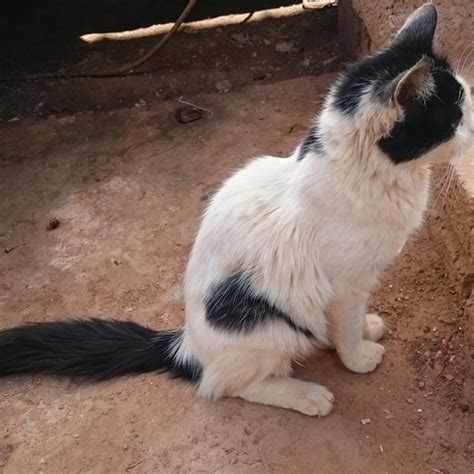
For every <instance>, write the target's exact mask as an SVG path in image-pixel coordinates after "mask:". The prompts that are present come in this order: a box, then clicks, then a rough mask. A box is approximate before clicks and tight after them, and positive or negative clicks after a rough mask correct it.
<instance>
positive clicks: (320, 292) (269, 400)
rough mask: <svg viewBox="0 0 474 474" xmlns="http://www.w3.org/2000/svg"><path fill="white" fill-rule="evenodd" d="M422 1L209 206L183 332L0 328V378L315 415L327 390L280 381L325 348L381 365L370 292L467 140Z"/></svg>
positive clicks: (79, 324) (457, 95)
mask: <svg viewBox="0 0 474 474" xmlns="http://www.w3.org/2000/svg"><path fill="white" fill-rule="evenodd" d="M436 23H437V11H436V8H435V7H434V6H433V5H432V4H426V5H424V6H422V7H421V8H419V9H418V10H416V11H415V12H414V13H412V15H411V16H410V17H409V18H408V19H407V21H406V22H405V24H404V25H403V27H402V28H401V30H400V31H399V32H398V34H397V35H396V37H395V38H394V39H393V41H392V43H391V44H390V46H388V47H387V48H386V49H385V50H383V51H381V52H379V53H377V54H375V55H374V56H372V57H369V58H366V59H363V60H362V61H360V62H359V63H357V64H355V65H354V66H353V67H352V68H351V69H350V70H348V71H347V72H345V73H343V74H342V75H341V76H340V77H339V79H338V80H337V82H336V83H335V84H334V85H333V87H332V88H331V90H330V92H329V94H328V96H327V98H326V100H325V103H324V106H323V108H322V111H321V113H320V114H319V115H318V116H317V117H316V119H315V121H314V125H313V126H312V127H311V129H310V130H309V132H308V134H307V136H306V138H305V139H304V140H303V142H302V143H301V144H300V145H299V146H298V147H297V148H296V150H295V151H294V153H293V154H292V155H291V156H290V157H288V158H276V157H271V156H265V157H261V158H257V159H254V160H253V161H251V162H250V163H249V164H248V165H247V166H245V167H244V168H243V169H241V170H240V171H238V172H237V173H236V174H234V175H233V176H232V177H231V178H230V179H228V180H227V181H226V182H225V183H224V184H223V186H222V187H221V188H220V190H219V191H218V192H217V193H216V194H215V195H214V197H213V198H212V200H211V202H210V204H209V206H208V208H207V211H206V212H205V215H204V217H203V220H202V224H201V227H200V230H199V233H198V235H197V238H196V241H195V243H194V246H193V249H192V252H191V256H190V259H189V264H188V267H187V271H186V276H185V304H186V322H185V327H184V328H178V329H173V330H167V331H154V330H151V329H148V328H146V327H143V326H140V325H138V324H135V323H133V322H129V321H115V320H113V321H107V320H100V319H83V320H70V321H64V322H45V323H36V324H29V325H24V326H19V327H14V328H11V329H6V330H4V331H2V332H1V333H0V375H2V376H6V375H9V374H15V373H21V372H47V373H62V374H85V375H92V376H95V377H97V378H109V377H114V376H118V375H123V374H128V373H140V372H147V371H154V370H168V371H170V372H171V373H173V374H174V375H176V376H180V377H183V378H185V379H187V380H189V381H191V382H192V383H193V384H194V385H195V387H196V389H197V393H198V395H199V396H201V397H203V398H206V399H213V400H214V399H218V398H220V397H239V398H242V399H245V400H248V401H251V402H258V403H262V404H267V405H273V406H277V407H283V408H287V409H292V410H296V411H298V412H301V413H304V414H306V415H312V416H325V415H327V414H328V413H329V412H330V411H331V409H332V407H333V405H334V396H333V394H332V393H331V392H330V391H329V390H328V389H327V388H326V387H324V386H322V385H319V384H317V383H313V382H307V381H302V380H298V379H296V378H293V377H292V376H291V373H292V370H291V366H292V362H293V361H295V360H301V359H303V358H304V357H306V356H308V355H309V354H311V352H312V351H313V350H314V349H315V348H316V347H329V346H333V347H335V349H336V350H337V353H338V355H339V357H340V359H341V360H342V362H343V364H344V365H345V366H346V367H347V368H348V369H349V370H351V371H354V372H358V373H368V372H371V371H373V370H374V369H375V368H376V367H377V366H378V365H379V364H380V363H381V361H382V357H383V355H384V347H383V346H382V345H381V344H380V343H379V342H377V341H379V340H380V339H381V338H382V336H383V334H384V323H383V321H382V319H381V318H380V317H379V316H378V315H376V314H366V305H367V300H368V297H369V295H370V292H371V290H372V289H373V288H374V287H375V286H376V285H377V282H378V280H379V278H380V276H381V274H382V272H383V271H384V269H385V268H386V267H387V265H388V264H389V263H390V262H392V261H393V259H394V258H395V257H396V255H397V254H398V253H399V251H400V249H401V247H403V245H404V243H405V241H406V240H407V239H408V238H409V236H410V234H412V233H413V232H414V231H415V230H416V229H418V228H419V227H420V226H421V225H422V223H423V216H424V212H425V209H426V206H427V201H428V197H429V186H430V173H431V166H432V165H433V164H437V163H443V162H446V161H447V160H450V159H451V158H453V157H455V156H457V155H458V154H460V153H461V152H462V151H463V150H464V149H466V148H467V147H468V146H470V144H471V143H472V141H473V130H472V118H471V98H470V90H469V87H468V85H467V83H466V82H465V81H464V80H463V79H462V78H461V77H459V76H458V75H457V74H456V73H455V72H454V71H453V70H452V69H451V67H450V66H449V64H448V62H447V61H446V59H444V58H443V57H441V56H439V55H438V54H437V53H435V52H434V50H433V38H434V34H435V29H436Z"/></svg>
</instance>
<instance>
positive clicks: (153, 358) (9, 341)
mask: <svg viewBox="0 0 474 474" xmlns="http://www.w3.org/2000/svg"><path fill="white" fill-rule="evenodd" d="M182 344H183V329H174V330H170V331H153V330H152V329H149V328H146V327H144V326H141V325H139V324H136V323H133V322H129V321H116V320H112V321H107V320H101V319H84V320H72V321H60V322H44V323H33V324H26V325H24V326H18V327H14V328H12V329H7V330H5V331H1V332H0V377H1V376H6V375H11V374H19V373H24V372H30V373H38V372H44V373H53V374H67V375H89V376H93V377H95V378H98V379H107V378H111V377H116V376H119V375H125V374H131V373H143V372H150V371H154V370H159V371H170V372H172V374H173V375H176V376H178V377H183V378H185V379H188V380H191V381H193V382H197V381H198V379H199V378H200V374H201V367H200V365H199V364H198V363H197V362H195V361H193V360H192V359H190V358H184V357H182V356H181V354H182V351H181V350H180V349H181V346H182Z"/></svg>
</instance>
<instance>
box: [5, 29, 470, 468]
mask: <svg viewBox="0 0 474 474" xmlns="http://www.w3.org/2000/svg"><path fill="white" fill-rule="evenodd" d="M198 34H200V33H198ZM332 41H334V39H333V40H332ZM335 44H336V43H333V47H334V45H335ZM329 53H330V50H329V49H328V56H331V54H329ZM294 54H304V53H294ZM285 57H287V58H288V57H289V56H285ZM280 60H281V59H280ZM236 61H238V57H236ZM290 66H291V64H288V65H287V67H286V69H285V72H284V74H285V75H286V76H285V77H282V78H281V79H280V78H278V77H277V78H276V79H275V78H274V77H272V78H270V79H267V78H265V79H262V80H259V81H257V82H255V81H253V79H251V72H250V69H245V68H242V69H241V76H240V77H241V81H242V82H240V83H239V84H238V85H235V86H234V84H233V86H232V88H231V91H230V92H229V93H226V94H220V93H217V91H216V90H215V87H214V82H215V81H216V80H220V78H217V79H216V78H215V77H211V78H210V79H209V81H208V82H206V83H205V84H202V87H201V90H198V89H199V87H198V86H196V89H195V90H194V91H193V92H188V96H187V97H186V98H187V99H188V100H191V101H192V102H194V103H196V104H199V105H201V106H202V107H205V108H206V109H209V110H212V117H208V114H204V117H203V118H202V119H201V120H198V121H195V122H192V123H188V124H179V123H177V122H176V120H175V117H174V113H175V109H176V107H177V105H178V104H177V102H176V100H175V99H176V96H177V94H181V91H180V90H179V91H178V90H177V91H176V93H175V92H173V94H172V95H171V96H169V97H167V98H166V99H165V98H160V97H158V96H154V97H155V99H156V100H155V99H153V100H150V102H149V101H148V100H146V101H145V104H143V105H140V106H139V107H135V106H134V104H133V101H134V100H135V97H134V96H132V97H129V96H128V95H127V101H128V102H127V104H128V105H123V106H120V107H116V106H115V105H114V104H113V103H110V102H108V103H107V104H108V105H107V107H106V106H103V107H102V109H101V110H99V111H97V110H95V109H94V108H93V107H92V106H91V103H92V102H93V100H92V99H91V101H90V102H88V101H87V100H85V99H81V100H78V103H77V104H76V105H77V107H76V106H75V107H74V109H73V110H72V112H73V113H61V114H58V113H56V114H52V112H54V111H52V110H49V112H48V113H45V114H44V115H41V114H40V115H39V116H38V115H37V114H36V113H34V111H33V109H31V108H30V104H31V103H32V102H31V101H30V99H28V98H26V99H25V100H24V101H20V104H19V105H18V104H17V105H15V107H16V108H15V109H8V110H11V111H13V112H11V115H14V116H15V117H16V116H19V117H21V120H16V121H13V122H4V123H3V124H1V125H0V150H1V152H0V153H1V155H0V190H1V195H2V201H1V203H0V250H1V253H0V327H2V328H7V327H11V326H13V325H16V324H19V323H23V322H27V321H42V320H48V319H64V318H66V317H73V316H82V315H100V316H103V317H107V318H119V319H133V320H134V321H137V322H139V323H143V324H147V325H149V326H151V327H153V328H156V329H162V328H163V329H164V328H171V327H175V326H177V325H181V324H182V322H183V302H182V290H181V282H182V277H183V272H184V269H185V265H186V261H187V256H188V253H189V251H190V248H191V244H192V241H193V237H194V235H195V233H196V230H197V226H198V224H199V218H200V215H201V213H202V212H203V210H204V208H205V205H206V201H207V200H208V198H209V196H210V195H212V193H213V192H214V190H215V189H216V186H217V185H218V184H219V183H220V182H221V181H222V180H223V179H224V178H226V177H227V176H229V175H230V173H231V172H232V171H233V170H234V169H236V168H237V167H239V166H240V165H241V164H243V163H245V162H246V161H247V160H248V159H249V158H250V157H252V156H255V155H257V154H264V153H268V154H273V155H276V156H286V155H287V154H288V153H289V152H291V151H292V150H293V149H294V148H295V147H296V145H297V143H298V140H299V139H300V138H301V137H302V136H303V134H304V132H305V129H306V128H307V127H308V125H309V124H310V121H311V117H312V116H313V114H314V113H315V112H316V111H317V109H318V108H319V106H320V103H321V99H322V97H323V96H324V93H325V91H326V89H327V87H328V85H330V84H331V83H332V81H333V80H334V75H332V74H328V75H321V76H319V77H309V76H306V77H299V78H296V79H292V78H291V77H297V76H301V75H303V76H305V74H310V73H311V71H309V70H308V71H306V70H305V71H306V73H305V74H303V73H304V72H305V71H301V70H299V69H298V70H294V71H292V70H291V67H290ZM245 74H247V76H245ZM244 76H245V77H247V83H246V84H245V81H244V79H243V78H244ZM127 80H128V79H127ZM232 81H234V83H235V81H237V79H232ZM74 84H75V83H74ZM113 84H115V83H113ZM86 86H87V84H85V85H84V87H86ZM41 87H43V86H41ZM64 87H65V88H66V86H64ZM74 87H76V86H74ZM102 87H103V90H105V88H106V87H105V86H102ZM111 87H112V86H111V83H109V88H111ZM143 87H144V86H143ZM66 89H67V88H66ZM66 89H65V90H66ZM139 90H141V89H139ZM26 92H27V94H26V95H28V94H30V95H29V96H28V97H30V98H34V96H35V92H34V91H32V90H29V89H27V91H26ZM68 94H70V91H69V92H68V91H66V92H64V97H65V98H67V97H68ZM98 95H100V93H98ZM111 95H112V92H110V96H111ZM110 96H109V98H110ZM25 97H26V96H25ZM84 97H85V96H84ZM94 97H96V96H95V95H93V96H92V98H94ZM31 100H32V99H31ZM104 101H105V99H104ZM11 103H12V104H13V102H11ZM12 107H13V105H12ZM7 112H8V111H7ZM7 112H5V113H7ZM8 113H10V112H8ZM5 117H6V116H5ZM52 218H57V219H58V220H59V227H58V228H56V229H54V230H47V227H48V223H49V221H50V219H52ZM17 246H18V247H17ZM440 252H442V249H439V248H437V247H436V244H434V242H433V240H432V239H431V238H430V234H429V223H428V226H427V227H425V229H424V230H423V231H422V232H420V234H419V235H418V236H416V238H415V239H414V240H413V241H411V242H409V243H408V244H407V246H406V248H405V250H404V252H403V254H402V256H401V257H400V259H399V260H398V262H397V263H396V264H395V265H394V266H393V267H392V268H391V269H390V270H389V271H388V272H387V275H386V276H385V278H384V279H383V281H382V282H381V285H380V288H379V290H378V291H377V292H376V294H375V295H374V297H373V300H372V303H371V309H373V310H376V311H378V312H379V313H380V314H381V315H382V316H384V318H385V321H386V323H387V327H388V333H387V335H386V338H385V346H386V355H385V359H384V361H383V364H382V365H381V367H380V368H379V369H378V370H376V371H375V372H374V373H372V374H368V375H358V374H353V373H351V372H349V371H347V370H346V369H345V368H344V367H343V366H342V364H341V363H340V362H339V360H338V358H337V356H336V355H335V354H334V353H333V352H331V351H324V352H321V353H319V354H316V355H315V356H314V358H312V359H311V360H309V361H308V362H307V363H306V364H305V365H304V366H303V367H297V368H296V372H297V374H298V375H299V376H300V377H302V378H305V379H307V380H315V381H318V382H320V383H322V384H324V385H326V386H328V387H329V388H330V389H331V390H332V391H333V392H334V394H335V396H336V406H335V409H334V411H333V412H332V413H331V414H330V415H329V416H328V417H326V418H323V419H313V418H310V417H306V416H304V415H300V414H298V413H294V412H289V411H285V410H281V409H277V408H272V407H265V406H260V405H255V404H250V403H246V402H243V401H241V400H235V399H232V400H222V401H219V402H206V401H202V400H199V399H197V398H196V397H195V394H194V392H193V390H192V389H191V387H190V386H189V385H187V384H186V383H185V382H182V381H179V380H172V379H170V378H169V377H167V376H166V375H155V374H147V375H143V376H136V377H124V378H120V379H116V380H112V381H108V382H104V383H93V382H90V381H88V380H84V379H80V378H64V377H63V378H57V377H47V376H21V377H9V378H5V379H3V380H0V472H3V473H5V474H7V473H8V474H17V473H30V472H42V473H45V474H46V473H59V472H61V473H62V472H64V473H85V472H90V473H109V472H110V473H117V472H132V473H151V472H159V473H168V472H169V473H177V472H180V473H210V472H216V473H240V472H276V473H288V472H298V473H314V472H317V473H324V474H326V473H328V474H330V473H338V474H339V473H390V474H391V473H432V472H438V473H450V474H453V473H461V474H467V473H470V472H472V465H473V462H474V429H473V425H474V424H473V419H472V418H473V410H474V400H473V393H472V391H470V390H469V388H468V387H469V385H468V383H469V377H471V376H472V371H471V369H470V364H472V360H469V358H468V354H467V347H466V345H467V344H466V340H467V331H468V327H467V322H466V321H464V319H463V317H462V314H463V311H462V304H461V301H462V295H461V289H460V288H458V287H457V285H456V283H455V282H454V281H451V280H450V278H449V276H448V272H447V270H446V268H444V267H443V264H442V262H441V259H440V257H439V254H440ZM440 372H442V374H441V375H439V374H440ZM471 386H472V385H471ZM366 418H367V419H370V422H369V423H367V424H362V423H361V420H363V419H366Z"/></svg>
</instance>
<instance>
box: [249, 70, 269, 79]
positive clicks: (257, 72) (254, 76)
mask: <svg viewBox="0 0 474 474" xmlns="http://www.w3.org/2000/svg"><path fill="white" fill-rule="evenodd" d="M265 77H266V74H265V71H263V70H262V69H257V70H255V71H253V72H252V79H253V80H254V81H261V80H262V79H265Z"/></svg>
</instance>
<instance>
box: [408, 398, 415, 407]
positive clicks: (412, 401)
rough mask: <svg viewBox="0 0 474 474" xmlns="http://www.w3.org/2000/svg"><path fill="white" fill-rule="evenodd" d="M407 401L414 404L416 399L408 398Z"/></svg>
mask: <svg viewBox="0 0 474 474" xmlns="http://www.w3.org/2000/svg"><path fill="white" fill-rule="evenodd" d="M407 403H409V404H410V405H412V404H413V403H415V400H413V398H407Z"/></svg>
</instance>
